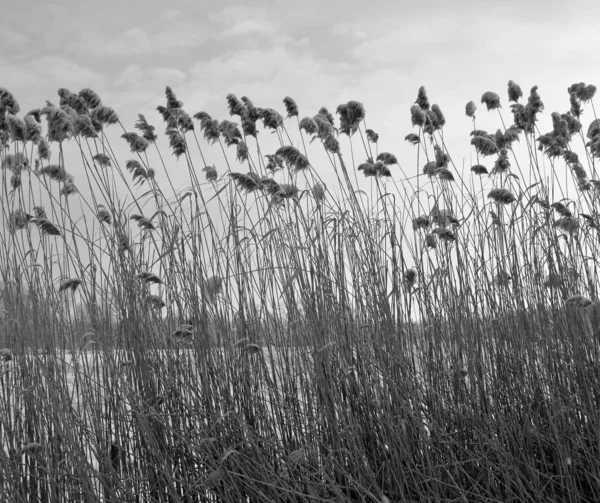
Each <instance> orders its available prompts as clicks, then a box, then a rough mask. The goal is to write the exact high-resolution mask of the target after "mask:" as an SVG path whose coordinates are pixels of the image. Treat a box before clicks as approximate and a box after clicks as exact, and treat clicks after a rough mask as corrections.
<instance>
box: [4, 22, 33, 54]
mask: <svg viewBox="0 0 600 503" xmlns="http://www.w3.org/2000/svg"><path fill="white" fill-rule="evenodd" d="M29 43H30V40H29V37H26V36H25V35H23V34H21V33H17V32H15V31H13V30H11V29H10V28H7V27H3V28H2V29H0V46H2V47H4V48H5V49H10V50H15V49H16V50H20V49H24V48H25V47H23V46H27V45H29Z"/></svg>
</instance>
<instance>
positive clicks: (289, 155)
mask: <svg viewBox="0 0 600 503" xmlns="http://www.w3.org/2000/svg"><path fill="white" fill-rule="evenodd" d="M275 155H278V156H279V157H281V159H283V160H284V161H285V162H286V164H287V166H288V168H290V169H292V168H293V169H294V170H295V171H302V170H304V169H307V168H308V167H309V166H310V163H309V162H308V159H307V158H306V156H305V155H304V154H302V153H301V152H300V151H299V150H298V149H297V148H296V147H293V146H291V145H286V146H283V147H280V148H279V149H277V151H276V152H275Z"/></svg>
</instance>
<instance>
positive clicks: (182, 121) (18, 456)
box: [0, 81, 600, 502]
mask: <svg viewBox="0 0 600 503" xmlns="http://www.w3.org/2000/svg"><path fill="white" fill-rule="evenodd" d="M595 91H596V88H595V87H594V86H592V85H585V84H583V83H578V84H573V85H572V86H571V87H570V88H569V90H568V97H569V100H570V109H569V111H567V112H566V113H558V112H554V113H552V114H551V119H552V129H551V130H550V131H548V132H545V133H542V132H541V131H540V130H539V129H538V119H539V118H540V117H542V116H543V110H544V104H543V102H542V99H541V97H540V94H539V93H538V88H537V86H536V87H533V88H532V89H531V91H530V93H529V96H528V97H526V98H524V95H523V92H522V90H521V88H520V87H519V86H518V85H517V84H516V83H514V82H513V81H510V82H509V84H508V101H509V103H510V111H508V112H507V111H506V110H505V109H504V108H503V107H502V101H503V99H502V98H501V97H500V95H498V94H497V93H495V92H485V93H484V94H483V95H482V98H481V104H483V105H485V108H486V110H485V111H481V112H478V111H477V105H476V103H475V102H474V101H470V102H469V103H467V104H466V107H465V114H466V119H463V120H466V121H471V122H472V132H471V137H470V140H466V141H470V145H471V148H472V155H473V157H474V159H473V162H472V163H471V164H472V166H471V167H470V168H467V169H464V166H463V168H462V169H459V168H458V167H457V166H456V165H455V162H454V160H453V158H452V156H451V153H450V152H449V151H448V148H447V145H446V143H445V141H444V131H445V127H446V117H445V116H444V114H443V112H442V110H441V108H440V107H439V106H438V105H436V104H430V101H429V98H428V96H427V92H426V90H425V88H424V87H421V88H420V89H419V90H418V93H417V99H416V102H415V103H414V105H413V106H412V107H411V108H410V115H409V117H410V120H411V124H412V128H413V129H412V132H411V133H409V134H408V135H407V136H406V137H405V140H406V141H407V142H408V143H409V144H410V145H411V146H412V147H411V148H414V151H415V161H414V162H412V163H408V162H406V163H404V162H403V163H402V166H403V167H402V166H401V165H400V161H399V160H398V158H397V157H396V155H394V154H393V153H391V152H387V151H380V150H379V147H380V144H379V134H378V133H377V132H375V131H374V130H373V129H370V128H369V127H368V126H367V122H366V113H365V109H364V107H363V105H362V104H361V103H360V102H357V101H350V102H348V103H345V104H342V105H339V106H338V107H337V110H336V114H335V116H334V114H332V113H330V112H329V110H328V109H327V108H325V107H323V108H321V109H320V110H318V112H317V113H316V114H314V115H313V114H312V113H311V114H309V115H307V116H304V117H303V116H302V115H301V114H300V108H299V107H298V105H297V104H296V102H295V101H294V100H293V99H292V98H290V97H286V98H285V99H284V100H283V103H284V107H285V111H286V114H287V116H286V117H285V118H284V117H283V115H281V114H280V113H279V112H278V111H276V110H273V109H270V108H259V107H258V106H256V105H254V104H253V103H252V101H251V100H250V99H249V98H247V97H242V98H241V99H238V97H236V96H235V95H232V94H230V95H228V96H227V104H228V107H229V111H230V115H231V117H232V118H233V117H235V118H236V120H237V122H234V121H233V120H219V119H213V118H212V116H211V115H209V114H208V113H207V112H204V111H200V112H197V113H195V114H194V115H190V114H189V113H188V112H187V111H186V110H185V109H184V105H183V103H182V102H181V101H179V100H178V99H177V97H176V95H175V93H174V92H173V90H172V89H171V88H169V87H167V88H166V103H165V104H164V105H161V106H159V107H158V111H159V113H160V116H161V117H162V120H163V122H164V125H165V133H164V134H165V136H164V138H163V137H162V136H161V137H159V135H158V134H157V132H156V128H155V126H153V125H152V124H151V123H150V122H149V121H148V120H147V119H146V117H144V116H143V115H139V119H138V120H137V122H136V123H135V124H134V126H133V128H126V127H125V125H124V124H122V123H121V121H120V120H119V117H118V115H117V113H116V112H115V111H114V110H113V109H112V108H110V107H108V106H106V105H104V104H103V103H102V101H101V99H100V97H99V96H98V95H97V94H96V93H95V92H94V91H93V90H91V89H83V90H81V91H80V92H79V93H73V92H71V91H69V90H67V89H60V90H59V91H58V95H59V102H58V105H54V104H53V103H50V102H47V104H46V106H44V107H43V108H40V109H35V110H31V111H30V112H28V113H27V114H22V113H20V112H21V111H20V107H19V105H18V103H17V101H16V99H15V97H14V96H13V94H11V93H10V92H9V91H8V90H5V89H1V88H0V145H1V147H0V162H1V168H2V169H1V172H0V173H1V175H0V176H1V186H0V190H1V191H2V197H1V201H2V203H1V208H2V210H1V211H2V224H1V225H2V232H1V234H0V274H1V276H0V278H1V282H2V283H1V290H0V307H1V308H2V310H3V311H2V313H0V315H1V318H0V323H1V325H0V327H1V332H0V347H1V348H3V349H1V350H0V364H1V365H2V374H1V375H0V403H1V406H0V439H1V446H2V449H0V499H2V500H3V501H13V502H25V501H52V502H61V501H65V502H67V501H69V502H70V501H107V502H109V501H110V502H117V501H141V502H146V501H147V502H163V501H164V502H179V501H181V502H203V501H207V502H208V501H223V502H236V501H239V502H246V501H254V502H259V501H260V502H263V501H282V502H292V501H294V502H300V501H305V502H318V501H338V502H354V501H364V502H390V501H394V502H411V501H464V502H467V501H468V502H492V501H497V502H508V501H513V502H538V501H539V502H548V501H557V502H558V501H560V502H565V501H569V502H595V501H600V463H599V461H598V460H599V459H600V452H599V451H600V406H599V405H600V400H599V395H600V358H599V351H600V344H599V342H600V332H599V330H600V329H599V327H600V310H599V306H598V300H599V299H598V271H597V264H598V259H597V252H598V243H599V239H598V233H599V232H600V213H599V211H598V208H599V204H598V202H599V200H598V199H599V197H600V179H599V178H598V177H597V174H596V164H595V163H596V160H598V159H599V158H600V121H599V120H598V118H597V117H596V114H595V109H594V104H593V97H594V95H595ZM584 110H585V112H586V114H585V115H586V117H588V116H593V119H592V120H591V121H590V123H589V125H588V126H587V129H586V128H585V127H584V125H583V123H582V121H583V114H584ZM477 113H481V114H497V117H498V123H499V126H500V128H499V129H498V130H497V131H496V132H495V133H488V132H487V131H484V130H481V129H477V124H476V121H477V119H476V114H477ZM508 117H510V119H511V120H510V121H509V120H508ZM407 118H408V117H407ZM507 124H508V125H507ZM119 137H120V138H119ZM259 138H260V139H259ZM165 140H168V146H162V147H161V146H160V145H159V144H160V143H161V142H164V141H165ZM123 145H127V147H128V148H129V150H130V155H128V156H125V157H124V156H123V155H122V154H120V153H119V151H120V150H122V147H123ZM168 151H170V152H171V153H172V154H173V155H174V156H175V158H176V161H172V160H167V157H168V155H167V152H168ZM578 152H579V153H578ZM409 164H410V165H411V166H413V170H414V167H415V166H416V168H417V171H418V175H417V176H413V177H407V176H406V166H407V165H409ZM73 165H81V166H82V169H81V174H79V173H78V174H77V179H76V178H75V177H74V176H73V175H72V173H70V172H69V166H73ZM317 166H319V167H317ZM185 168H187V174H186V175H185V177H186V178H187V180H186V183H185V186H183V187H181V186H177V185H176V184H177V183H180V182H181V179H182V176H183V175H181V174H177V173H176V172H177V171H179V172H181V170H182V169H185ZM331 180H333V181H334V182H333V183H332V182H331Z"/></svg>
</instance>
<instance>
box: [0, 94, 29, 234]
mask: <svg viewBox="0 0 600 503" xmlns="http://www.w3.org/2000/svg"><path fill="white" fill-rule="evenodd" d="M1 90H2V89H0V91H1ZM30 220H31V216H30V215H28V214H27V213H25V212H24V211H23V210H21V209H18V210H15V211H13V212H11V214H10V223H9V225H10V229H11V230H12V231H16V230H19V231H20V230H22V229H24V228H25V227H27V224H28V223H29V221H30Z"/></svg>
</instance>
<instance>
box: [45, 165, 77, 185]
mask: <svg viewBox="0 0 600 503" xmlns="http://www.w3.org/2000/svg"><path fill="white" fill-rule="evenodd" d="M40 173H41V174H42V175H44V176H48V178H50V179H51V180H56V181H58V182H64V181H65V180H68V179H69V178H71V175H69V173H67V171H66V170H65V168H64V166H60V165H58V164H49V165H48V166H44V167H43V168H42V169H41V170H40Z"/></svg>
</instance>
